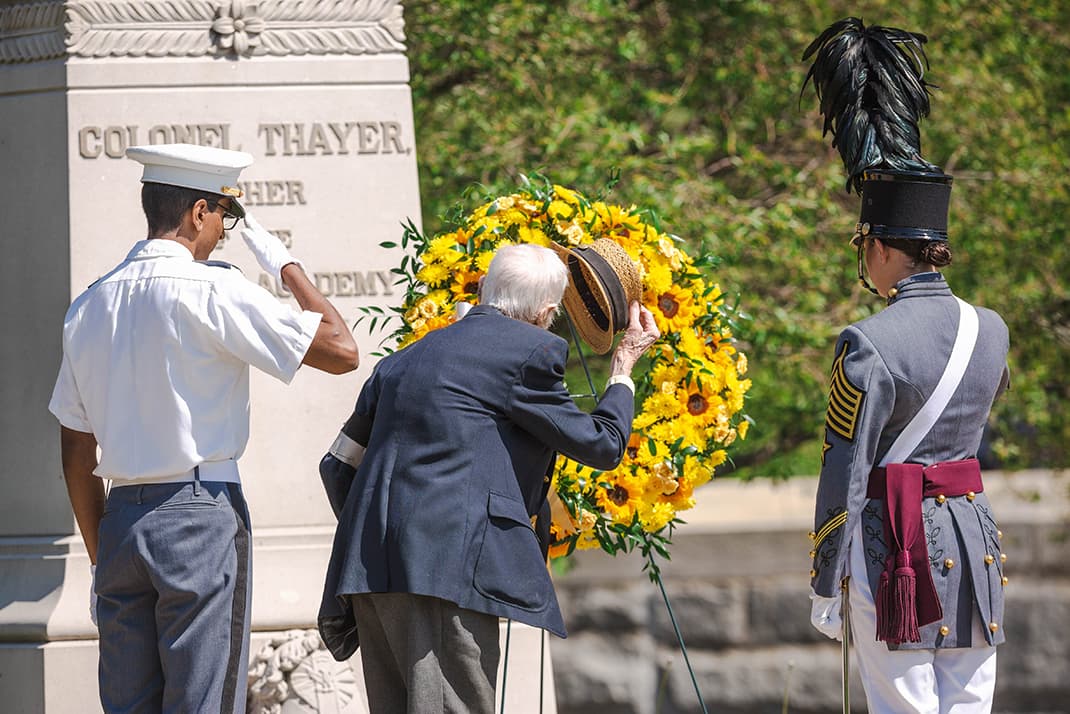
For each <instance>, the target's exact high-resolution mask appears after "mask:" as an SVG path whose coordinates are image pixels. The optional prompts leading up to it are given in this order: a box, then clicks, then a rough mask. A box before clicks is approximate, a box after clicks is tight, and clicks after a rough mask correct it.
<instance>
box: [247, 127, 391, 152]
mask: <svg viewBox="0 0 1070 714" xmlns="http://www.w3.org/2000/svg"><path fill="white" fill-rule="evenodd" d="M256 135H257V136H258V137H260V138H261V139H263V141H264V156H278V155H280V154H281V155H282V156H333V155H335V154H338V155H339V156H346V155H348V154H408V153H410V151H411V150H410V149H408V148H406V147H405V145H404V144H403V143H402V140H401V124H400V123H398V122H396V121H347V122H312V123H311V124H304V123H301V122H297V123H292V124H291V123H279V124H261V125H260V126H259V127H257V130H256Z"/></svg>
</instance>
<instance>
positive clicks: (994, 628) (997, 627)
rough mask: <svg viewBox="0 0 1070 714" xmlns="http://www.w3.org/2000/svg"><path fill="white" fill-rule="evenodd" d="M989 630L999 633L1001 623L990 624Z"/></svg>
mask: <svg viewBox="0 0 1070 714" xmlns="http://www.w3.org/2000/svg"><path fill="white" fill-rule="evenodd" d="M988 629H990V630H992V632H998V631H999V623H998V622H990V623H988Z"/></svg>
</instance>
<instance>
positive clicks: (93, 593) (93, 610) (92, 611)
mask: <svg viewBox="0 0 1070 714" xmlns="http://www.w3.org/2000/svg"><path fill="white" fill-rule="evenodd" d="M89 574H90V578H91V579H90V581H89V619H90V620H92V621H93V624H94V625H95V624H97V566H95V565H93V564H92V563H90V564H89Z"/></svg>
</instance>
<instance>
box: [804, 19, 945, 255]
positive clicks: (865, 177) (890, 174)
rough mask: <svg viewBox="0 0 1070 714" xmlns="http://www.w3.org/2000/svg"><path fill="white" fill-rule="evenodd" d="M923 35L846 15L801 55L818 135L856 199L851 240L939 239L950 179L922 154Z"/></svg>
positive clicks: (925, 110)
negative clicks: (819, 123)
mask: <svg viewBox="0 0 1070 714" xmlns="http://www.w3.org/2000/svg"><path fill="white" fill-rule="evenodd" d="M927 41H928V39H927V38H926V37H925V35H921V34H918V33H915V32H907V31H905V30H899V29H896V28H894V27H881V26H879V25H871V26H869V27H866V26H865V25H864V24H863V22H862V20H861V19H859V18H855V17H848V18H845V19H843V20H840V21H839V22H836V23H834V24H832V25H831V26H829V27H828V28H826V29H825V31H824V32H822V33H821V34H820V35H819V36H818V37H817V39H815V40H814V41H813V42H812V43H811V44H810V46H809V47H807V49H806V52H805V53H804V54H803V60H807V59H809V58H810V57H811V56H813V57H814V62H813V64H812V65H811V66H810V71H809V72H808V73H807V75H806V81H805V82H804V83H803V91H805V90H806V85H807V84H808V83H809V82H810V80H811V79H812V80H813V82H814V89H815V90H816V92H817V96H818V99H819V101H820V103H821V105H820V106H821V113H822V115H824V125H823V133H824V134H827V133H828V132H829V131H831V132H832V136H833V140H832V145H833V146H834V147H835V148H837V149H838V150H839V152H840V158H841V159H842V160H843V164H844V167H845V168H846V170H847V191H848V192H850V191H852V190H854V191H855V192H856V193H859V194H861V196H862V209H861V213H860V214H859V218H858V225H857V226H856V228H855V237H854V238H853V239H852V242H854V243H857V242H858V241H859V240H860V239H861V238H862V237H865V236H878V237H886V238H905V239H912V240H926V241H946V240H948V235H947V211H948V204H949V203H950V201H951V181H952V178H951V176H949V175H947V174H945V173H944V172H943V171H941V170H940V168H939V167H937V166H935V165H933V164H931V163H929V162H928V161H926V160H925V159H924V158H922V156H921V133H920V131H919V130H918V121H919V120H920V119H921V118H922V117H925V116H928V114H929V87H930V86H933V85H930V84H928V83H926V82H925V80H924V79H923V75H924V72H925V70H926V69H927V68H928V58H927V57H926V56H925V51H924V48H923V45H924V44H925V42H927Z"/></svg>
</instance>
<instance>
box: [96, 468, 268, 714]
mask: <svg viewBox="0 0 1070 714" xmlns="http://www.w3.org/2000/svg"><path fill="white" fill-rule="evenodd" d="M250 555H251V548H250V541H249V514H248V510H247V508H246V505H245V499H244V497H243V496H242V492H241V487H240V486H239V485H238V484H233V483H217V482H207V481H206V482H199V481H198V482H194V483H179V484H158V485H147V486H122V487H119V488H112V489H111V492H110V493H109V494H108V501H107V505H106V506H105V509H104V517H103V518H102V519H101V523H100V543H99V546H98V550H97V576H96V577H97V580H96V591H97V597H98V600H97V621H98V623H99V627H100V668H99V675H100V699H101V703H102V705H103V707H104V711H105V712H106V713H107V714H120V713H121V714H135V713H137V714H140V713H145V714H148V713H150V712H151V713H156V712H159V713H161V714H162V713H165V712H166V713H168V714H172V713H173V714H194V713H197V714H206V713H208V712H211V713H212V714H215V712H225V713H226V714H230V713H231V712H235V713H239V714H244V712H245V693H246V679H247V670H248V660H249V619H248V612H249V597H250V587H249V586H250V581H249V576H250V572H249V566H250Z"/></svg>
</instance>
